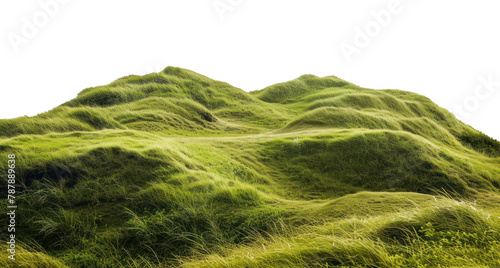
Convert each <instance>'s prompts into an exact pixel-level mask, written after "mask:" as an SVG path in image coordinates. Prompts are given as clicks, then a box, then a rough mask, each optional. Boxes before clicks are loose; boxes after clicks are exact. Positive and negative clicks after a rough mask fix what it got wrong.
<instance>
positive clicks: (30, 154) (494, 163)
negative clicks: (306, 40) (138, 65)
mask: <svg viewBox="0 0 500 268" xmlns="http://www.w3.org/2000/svg"><path fill="white" fill-rule="evenodd" d="M10 154H16V175H17V179H18V185H17V186H18V188H17V190H18V192H17V193H16V200H17V205H18V207H19V209H18V210H17V214H18V215H17V219H18V223H17V232H16V233H17V234H19V236H18V237H19V240H18V251H17V253H18V255H17V257H18V258H17V262H12V261H8V260H7V259H6V258H3V259H2V260H1V261H0V266H2V267H17V266H21V267H144V266H146V267H158V266H160V267H170V266H172V267H178V266H185V267H332V266H344V267H437V266H439V265H441V266H442V267H451V266H454V267H475V266H477V267H495V266H498V265H500V264H499V263H498V259H499V258H500V256H499V255H498V252H499V251H500V249H499V244H498V241H499V239H500V223H499V221H498V219H499V217H500V210H498V202H499V201H500V195H499V194H498V192H499V188H500V158H499V156H500V143H499V142H498V141H496V140H494V139H492V138H490V137H488V136H486V135H484V134H482V133H481V132H478V131H476V130H474V129H472V128H471V127H469V126H467V125H465V124H463V123H462V122H460V121H458V120H457V119H456V118H455V117H454V116H453V115H452V114H450V113H449V112H448V111H446V110H444V109H442V108H440V107H438V106H437V105H435V104H434V103H432V102H431V101H430V100H429V99H427V98H425V97H423V96H420V95H417V94H414V93H410V92H404V91H398V90H371V89H366V88H361V87H358V86H356V85H354V84H351V83H348V82H346V81H343V80H341V79H339V78H337V77H333V76H330V77H324V78H319V77H316V76H312V75H304V76H301V77H299V78H298V79H296V80H293V81H290V82H285V83H280V84H276V85H273V86H270V87H268V88H266V89H263V90H260V91H255V92H250V93H247V92H244V91H242V90H240V89H237V88H235V87H232V86H231V85H229V84H227V83H224V82H219V81H214V80H212V79H210V78H207V77H205V76H202V75H199V74H196V73H194V72H191V71H188V70H184V69H180V68H174V67H168V68H166V69H165V70H164V71H162V72H160V73H154V74H149V75H146V76H128V77H125V78H121V79H119V80H117V81H115V82H113V83H111V84H110V85H106V86H100V87H95V88H90V89H86V90H84V91H82V92H81V93H80V94H79V95H78V96H77V97H76V98H75V99H73V100H70V101H69V102H67V103H65V104H63V105H61V106H59V107H57V108H55V109H53V110H51V111H49V112H46V113H43V114H40V115H38V116H35V117H22V118H17V119H10V120H0V158H1V159H5V161H0V175H1V176H2V177H3V178H6V177H7V166H6V164H7V161H6V159H7V155H10ZM0 187H2V191H1V196H0V197H1V199H0V206H1V207H3V208H6V207H7V200H6V181H5V180H3V181H2V182H1V185H0ZM2 215H4V216H2V222H6V220H7V218H6V216H5V215H6V213H2ZM0 240H2V241H4V242H2V243H3V244H4V245H6V243H5V241H6V240H7V236H6V235H5V234H4V233H2V236H1V237H0ZM16 265H17V266H16Z"/></svg>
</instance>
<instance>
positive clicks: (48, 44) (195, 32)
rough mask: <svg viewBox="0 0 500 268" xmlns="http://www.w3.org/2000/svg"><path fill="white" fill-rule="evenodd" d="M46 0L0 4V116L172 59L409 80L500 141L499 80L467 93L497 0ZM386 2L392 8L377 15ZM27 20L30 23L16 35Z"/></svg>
mask: <svg viewBox="0 0 500 268" xmlns="http://www.w3.org/2000/svg"><path fill="white" fill-rule="evenodd" d="M54 1H56V0H40V1H30V0H24V1H19V0H1V2H0V118H14V117H18V116H23V115H28V116H33V115H36V114H38V113H42V112H44V111H47V110H50V109H52V108H54V107H56V106H58V105H60V104H62V103H63V102H66V101H68V100H70V99H72V98H74V97H76V95H77V93H78V92H80V91H81V90H83V89H84V88H87V87H92V86H98V85H103V84H107V83H110V82H112V81H113V80H115V79H117V78H120V77H123V76H126V75H129V74H146V73H149V72H153V71H160V70H162V69H163V68H164V67H166V66H169V65H170V66H177V67H182V68H187V69H190V70H193V71H195V72H198V73H200V74H203V75H206V76H209V77H211V78H214V79H217V80H222V81H226V82H228V83H230V84H232V85H234V86H236V87H239V88H241V89H243V90H246V91H251V90H258V89H262V88H264V87H266V86H269V85H271V84H274V83H278V82H282V81H287V80H291V79H294V78H296V77H298V76H300V75H302V74H306V73H310V74H315V75H318V76H326V75H336V76H338V77H340V78H342V79H345V80H347V81H349V82H352V83H354V84H357V85H360V86H363V87H368V88H375V89H387V88H390V89H402V90H409V91H413V92H417V93H420V94H423V95H425V96H427V97H429V98H431V99H432V100H433V101H435V102H436V103H437V104H439V105H440V106H442V107H444V108H447V109H449V110H450V111H452V112H455V111H456V109H455V106H456V105H463V104H464V103H465V104H466V107H468V108H464V109H465V112H467V114H468V115H467V116H462V117H461V119H463V120H464V121H465V122H466V123H468V124H470V125H472V126H473V127H475V128H476V129H478V130H480V131H482V132H484V133H486V134H488V135H490V136H492V137H495V138H496V139H497V140H500V126H499V124H498V121H499V120H498V116H499V115H500V105H499V100H500V86H497V87H496V88H495V90H494V91H490V92H488V91H486V89H485V88H483V89H482V91H481V88H479V90H480V91H479V93H480V94H479V93H477V92H476V91H477V90H476V88H478V86H481V82H480V78H481V77H484V78H485V79H486V78H487V77H488V76H491V77H492V80H493V81H495V82H496V81H499V82H500V68H499V67H500V38H499V33H500V31H499V27H500V16H499V15H498V12H499V11H500V2H499V1H496V0H489V1H487V0H483V1H472V0H471V1H456V0H454V1H451V0H440V1H430V0H427V1H426V0H420V1H418V0H413V1H411V0H400V1H396V2H393V1H395V0H384V1H374V0H366V1H361V0H359V1H352V0H345V1H332V0H324V1H321V0H302V1H294V0H273V1H264V0H239V1H238V0H191V1H186V0H141V1H138V0H136V1H130V0H106V1H102V0H100V1H97V0H65V1H64V2H67V3H65V4H63V3H62V2H63V1H62V0H59V1H60V2H61V3H58V2H54ZM50 2H52V3H56V5H55V6H54V5H52V6H50V7H51V8H49V9H48V11H47V9H46V8H43V3H50ZM391 2H393V3H391ZM41 3H42V4H41ZM398 3H399V5H397V4H398ZM214 4H216V5H217V6H218V7H219V9H217V8H215V7H214ZM388 5H397V6H398V8H397V12H393V13H389V14H390V20H389V19H387V17H385V19H386V20H385V22H387V23H385V22H378V21H377V20H376V19H375V17H374V15H373V13H375V14H384V12H392V11H394V10H393V8H388ZM224 7H226V8H228V7H231V8H230V9H229V8H228V9H227V10H226V11H225V12H223V11H224V9H223V8H224ZM44 14H45V17H44ZM47 18H48V19H47ZM30 23H33V24H34V23H36V24H38V26H36V25H35V28H36V31H35V33H34V34H33V32H31V34H26V33H23V29H25V28H26V27H27V26H26V25H27V24H30ZM374 23H375V24H376V25H374ZM381 24H385V26H381ZM367 25H368V26H369V27H368V29H369V31H368V33H369V34H370V35H371V37H368V39H369V43H368V44H367V45H366V44H364V45H363V47H362V48H361V47H360V46H358V47H357V48H358V49H359V50H358V51H357V54H353V55H352V57H350V59H351V61H348V60H347V57H346V56H345V54H344V53H343V51H342V48H341V47H342V46H345V45H346V44H349V45H352V46H353V47H356V45H355V42H354V40H355V38H359V36H357V35H359V33H358V30H357V29H360V31H362V32H363V33H365V34H366V33H367V30H366V26H367ZM377 25H378V27H379V28H380V29H377ZM370 27H371V28H370ZM20 38H23V39H22V40H23V41H22V42H21V41H19V40H20ZM13 40H16V41H15V42H14V41H13ZM365 41H366V40H365ZM16 42H18V43H16ZM19 42H21V43H19ZM486 93H489V94H486ZM478 94H479V95H478ZM478 96H479V97H480V99H479V98H478Z"/></svg>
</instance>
